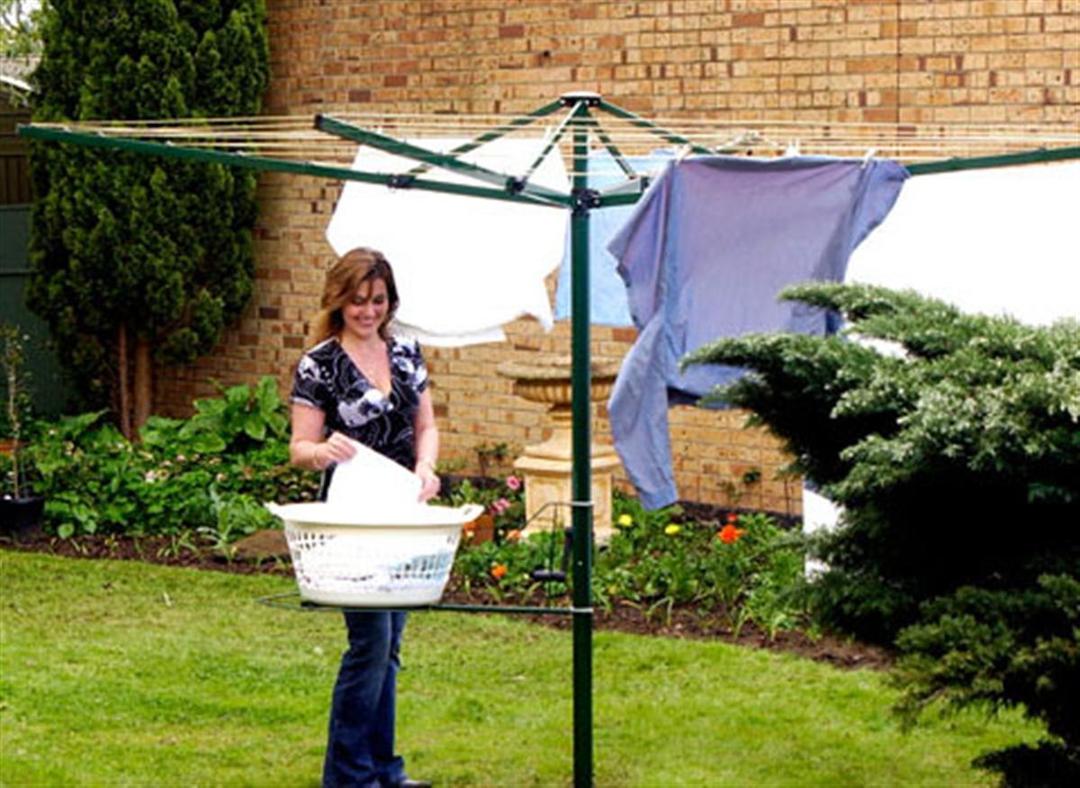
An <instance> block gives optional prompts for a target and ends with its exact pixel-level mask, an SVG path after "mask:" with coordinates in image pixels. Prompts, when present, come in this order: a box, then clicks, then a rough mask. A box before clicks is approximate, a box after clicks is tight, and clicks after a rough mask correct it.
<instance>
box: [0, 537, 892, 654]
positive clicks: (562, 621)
mask: <svg viewBox="0 0 1080 788" xmlns="http://www.w3.org/2000/svg"><path fill="white" fill-rule="evenodd" d="M276 534H280V532H264V534H263V537H262V538H263V542H264V543H263V544H260V543H259V542H258V539H257V538H256V541H255V543H254V545H253V546H254V548H255V549H244V548H241V549H240V550H239V551H238V553H239V555H238V557H234V558H233V559H232V560H226V559H225V558H224V557H222V556H221V555H218V554H215V553H214V552H213V551H212V550H211V549H209V548H199V549H196V550H192V549H190V548H189V547H186V546H178V545H177V544H176V543H175V542H174V541H173V540H171V539H170V538H169V537H163V536H142V537H132V536H113V535H106V536H80V537H78V538H77V539H60V538H58V537H55V536H48V535H44V534H30V535H24V536H22V537H21V538H19V539H11V538H0V548H2V549H9V550H20V551H26V552H38V553H48V554H51V555H57V556H63V557H66V558H84V559H113V560H131V561H144V562H147V563H152V564H164V565H169V566H182V567H189V568H193V569H202V570H209V571H215V572H230V573H233V574H244V575H254V574H271V575H281V576H283V577H292V566H291V564H290V562H289V559H288V558H287V557H281V555H282V552H281V550H280V544H279V542H280V537H279V536H277V535H276ZM255 536H256V537H259V536H260V535H259V534H256V535H255ZM275 554H276V555H277V557H275ZM443 601H444V602H449V603H460V604H479V605H483V604H488V605H490V604H493V602H492V600H491V599H490V598H488V597H484V596H481V595H478V594H476V593H475V592H474V593H472V594H467V593H465V591H464V590H463V589H462V588H460V587H457V586H456V585H455V584H454V583H453V582H451V585H450V587H449V588H447V591H446V593H445V594H444V596H443ZM502 604H506V605H529V606H531V605H536V604H542V601H541V600H539V599H509V598H507V599H504V600H503V601H502ZM547 604H549V605H561V606H567V605H569V604H570V602H569V599H567V598H557V599H554V600H548V601H547ZM526 617H527V618H529V619H531V620H533V621H535V622H537V623H542V624H544V625H546V626H550V627H554V628H557V629H569V628H570V626H571V617H570V616H566V615H527V616H526ZM593 621H594V627H595V628H596V629H598V630H614V631H619V632H629V633H634V634H640V635H653V636H661V637H673V638H685V639H695V640H705V639H708V640H722V641H725V642H728V643H737V644H738V645H741V646H753V647H756V648H764V649H769V650H772V651H780V652H785V653H790V654H795V655H798V656H800V657H804V658H807V659H812V660H815V661H818V662H826V663H829V664H831V665H834V666H836V667H840V668H871V669H875V670H883V669H886V668H888V667H889V666H891V665H892V662H893V654H892V653H891V652H889V651H887V650H886V649H883V648H879V647H877V646H872V645H868V644H865V643H859V642H856V641H853V640H849V639H844V638H839V637H833V636H830V635H822V636H820V637H814V638H811V637H809V636H807V635H806V634H804V633H802V632H791V631H780V632H777V633H776V634H775V635H774V637H772V638H770V637H768V635H767V634H766V633H765V632H762V631H761V630H759V629H757V628H755V627H753V626H752V625H750V624H747V625H746V626H744V627H743V628H742V630H741V631H740V632H739V633H738V635H737V636H736V635H733V634H732V632H731V630H730V629H729V628H728V627H727V626H726V625H725V624H724V623H723V622H722V621H721V620H720V619H719V617H718V616H709V615H703V614H702V613H700V612H699V611H698V610H697V609H696V608H695V607H693V606H682V607H679V606H676V607H674V608H673V609H672V611H671V614H670V616H668V615H667V614H666V611H665V613H661V614H653V615H652V616H649V615H647V614H646V612H645V611H644V610H642V609H641V608H639V607H637V606H632V605H629V604H619V605H615V606H614V607H613V608H612V609H610V610H605V609H603V608H599V607H598V608H597V609H596V611H595V616H594V619H593Z"/></svg>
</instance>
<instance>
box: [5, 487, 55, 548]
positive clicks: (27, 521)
mask: <svg viewBox="0 0 1080 788" xmlns="http://www.w3.org/2000/svg"><path fill="white" fill-rule="evenodd" d="M44 514H45V498H44V497H43V496H40V495H31V496H27V497H25V498H12V497H11V496H9V495H5V496H4V497H2V498H0V535H3V536H9V537H13V538H15V539H19V538H22V537H26V536H30V535H32V534H34V533H37V532H39V531H40V530H41V520H42V517H43V515H44Z"/></svg>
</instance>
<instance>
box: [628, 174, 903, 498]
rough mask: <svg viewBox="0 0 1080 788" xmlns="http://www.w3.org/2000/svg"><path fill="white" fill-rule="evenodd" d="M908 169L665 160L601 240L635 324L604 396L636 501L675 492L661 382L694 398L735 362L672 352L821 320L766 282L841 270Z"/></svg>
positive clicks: (811, 327)
mask: <svg viewBox="0 0 1080 788" xmlns="http://www.w3.org/2000/svg"><path fill="white" fill-rule="evenodd" d="M907 177H908V172H907V170H906V169H904V167H902V166H901V165H899V164H897V163H895V162H891V161H884V160H875V159H870V160H866V161H863V160H858V159H834V158H825V157H791V158H779V159H752V158H740V157H731V156H715V157H713V156H709V157H700V158H693V159H687V160H685V161H681V162H676V163H673V164H672V165H671V166H670V167H669V168H668V169H667V170H666V171H665V172H664V174H663V175H662V176H661V177H660V178H659V179H658V180H657V181H656V182H655V183H653V185H652V186H651V187H650V188H649V190H648V191H647V192H646V193H645V195H644V196H643V197H642V199H641V201H640V202H639V203H638V205H637V208H636V210H635V212H634V214H633V215H632V216H631V218H630V220H629V221H628V222H627V224H626V225H625V226H624V227H623V228H622V230H621V231H620V232H619V233H618V235H617V236H616V237H615V238H614V239H613V240H612V242H611V244H610V246H609V250H610V252H611V253H612V255H614V257H615V258H616V259H617V260H618V261H619V263H618V271H619V274H620V275H621V276H622V278H623V279H624V280H625V283H626V287H627V291H628V294H629V306H630V313H631V316H632V317H633V320H634V324H635V325H636V326H637V327H638V329H639V331H640V333H639V335H638V339H637V341H636V342H635V343H634V346H633V347H632V348H631V349H630V352H629V353H628V354H627V356H626V358H625V360H624V361H623V366H622V369H621V370H620V372H619V377H618V379H617V380H616V382H615V389H614V391H613V393H612V396H611V401H610V403H609V406H608V412H609V415H610V419H611V432H612V437H613V438H614V442H615V448H616V450H617V451H618V452H619V456H620V457H621V458H622V461H623V465H624V467H625V468H626V471H627V474H628V475H629V476H630V480H631V481H632V482H633V483H634V486H635V487H637V490H638V493H639V495H640V497H641V501H642V503H643V504H644V505H645V506H647V507H649V508H658V507H661V506H666V505H668V504H670V503H672V502H674V501H675V500H677V498H678V494H677V491H676V487H675V478H674V474H673V472H672V469H671V445H670V439H669V435H668V420H667V408H668V403H669V390H670V391H672V392H682V393H684V394H686V395H690V397H693V398H696V397H700V396H701V395H703V394H705V393H707V392H708V391H710V390H711V389H712V388H713V387H714V386H715V385H717V384H723V383H728V382H731V381H732V380H734V379H735V378H736V377H737V376H738V375H739V374H741V370H739V369H737V368H732V367H722V366H695V367H693V368H691V369H689V370H687V371H686V372H685V373H681V374H680V373H679V371H678V368H677V364H678V360H679V358H680V357H681V356H683V355H684V354H686V353H688V352H690V351H692V350H695V349H697V348H699V347H701V346H702V345H704V344H706V343H708V342H711V341H713V340H715V339H717V338H719V337H723V336H739V335H742V334H746V333H750V332H768V331H797V332H803V333H809V334H818V335H821V334H824V333H826V330H827V328H828V326H827V323H828V316H827V315H826V314H825V312H824V311H823V310H820V309H817V308H813V307H808V306H806V305H804V304H797V303H791V302H781V301H779V300H778V299H777V295H778V294H779V292H780V291H781V290H782V289H784V288H785V287H787V286H788V285H791V284H795V283H797V282H803V281H808V280H829V281H839V280H841V279H843V276H844V271H845V269H846V267H847V261H848V257H849V255H850V254H851V252H852V250H853V249H854V248H855V247H856V246H857V245H858V244H859V242H860V241H862V240H863V238H865V237H866V236H867V234H868V233H869V232H870V231H871V230H872V229H873V228H874V227H876V226H877V225H878V224H879V223H880V222H881V220H882V219H884V218H885V216H886V215H887V214H888V212H889V210H890V209H891V208H892V206H893V203H894V202H895V201H896V198H897V196H898V195H899V193H900V188H901V186H902V185H903V183H904V180H905V179H906V178H907ZM684 401H685V400H684Z"/></svg>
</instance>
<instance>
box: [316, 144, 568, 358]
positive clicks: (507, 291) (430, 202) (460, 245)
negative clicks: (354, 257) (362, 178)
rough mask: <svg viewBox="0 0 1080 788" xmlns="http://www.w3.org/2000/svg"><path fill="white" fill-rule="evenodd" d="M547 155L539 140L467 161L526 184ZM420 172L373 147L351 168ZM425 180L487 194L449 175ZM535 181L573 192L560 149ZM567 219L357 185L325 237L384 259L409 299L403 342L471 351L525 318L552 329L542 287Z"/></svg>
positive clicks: (347, 191) (515, 206)
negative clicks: (533, 168)
mask: <svg viewBox="0 0 1080 788" xmlns="http://www.w3.org/2000/svg"><path fill="white" fill-rule="evenodd" d="M466 141H467V140H464V139H435V140H433V139H424V140H422V141H418V142H417V144H420V145H423V146H424V147H425V148H428V149H430V150H439V151H447V150H450V149H451V148H453V147H455V146H457V145H460V144H461V143H463V142H466ZM543 146H544V140H543V139H539V138H533V139H508V138H503V139H498V140H494V141H492V142H489V143H487V144H485V145H483V146H482V147H480V148H478V149H476V150H474V151H471V152H470V153H468V154H466V155H465V156H463V157H461V158H462V160H463V161H466V162H469V163H472V164H477V165H480V166H484V167H486V168H488V169H491V170H494V171H496V172H499V173H504V174H507V175H518V176H520V175H523V174H524V172H525V171H526V170H527V169H528V167H529V165H531V164H532V162H533V161H535V159H536V158H537V156H539V155H540V152H541V151H542V149H543ZM414 166H416V162H415V161H412V160H410V159H404V158H401V157H398V156H390V155H388V154H386V153H383V152H381V151H377V150H373V149H370V148H361V149H360V152H359V153H358V154H357V156H356V159H355V161H354V162H353V169H356V170H364V171H366V172H377V173H385V174H403V173H406V172H408V171H409V170H410V169H412V168H413V167H414ZM423 177H424V178H427V179H434V180H440V181H445V182H451V183H463V184H468V185H471V186H481V187H482V186H485V184H484V183H483V182H481V181H478V180H475V179H472V178H467V177H465V176H460V175H456V174H451V173H448V172H446V171H445V170H441V169H432V170H430V171H429V172H427V173H425V174H424V176H423ZM529 180H530V182H531V183H536V184H539V185H543V186H547V187H549V188H552V189H556V190H558V191H560V192H563V193H566V192H567V191H568V181H567V175H566V168H565V166H564V164H563V161H562V157H561V156H560V155H559V151H558V148H555V149H554V150H553V151H552V152H551V153H550V154H549V155H548V156H547V157H546V158H545V159H544V161H543V163H542V164H541V166H540V167H539V168H538V169H537V171H536V173H534V174H533V176H532V177H531V178H530V179H529ZM491 188H498V187H497V186H493V187H491ZM568 214H569V212H568V211H566V210H565V209H560V208H557V207H552V208H545V207H539V206H536V205H527V204H519V203H511V202H500V201H496V200H478V199H463V198H462V197H461V196H459V195H453V194H440V193H436V192H427V191H421V190H417V189H390V188H388V187H386V186H381V185H373V184H365V183H358V182H355V181H350V182H349V183H347V184H346V185H345V187H344V189H343V190H342V194H341V199H340V200H339V201H338V205H337V209H336V210H335V211H334V215H333V217H332V218H331V220H330V224H329V226H328V227H327V230H326V237H327V240H328V241H329V242H330V245H331V246H332V247H333V249H334V251H335V252H336V253H337V254H339V255H341V254H344V253H345V252H347V251H349V250H350V249H353V248H356V247H357V246H368V247H372V248H375V249H378V250H379V251H381V252H382V253H383V254H385V255H386V258H387V259H388V260H389V261H390V264H391V265H392V266H393V268H394V275H395V278H396V279H397V284H398V290H399V292H400V295H401V307H400V309H399V310H398V313H397V328H398V330H399V332H400V333H402V334H405V335H408V336H411V337H415V338H417V339H419V340H420V341H421V342H422V343H426V344H430V345H442V346H454V345H467V344H475V343H478V342H491V341H498V340H501V339H503V338H505V337H504V335H503V333H502V329H501V326H502V325H503V324H505V323H508V322H510V321H511V320H515V319H517V318H519V317H522V316H524V315H532V316H533V317H535V318H536V319H537V320H539V321H540V323H541V324H542V325H543V326H544V328H545V329H546V330H551V327H552V322H553V321H552V314H551V303H550V300H549V297H548V293H547V288H546V286H545V284H544V279H545V277H546V276H547V275H548V274H549V273H551V272H552V271H553V270H554V269H555V267H556V266H558V264H559V262H560V261H561V259H562V253H563V238H564V236H565V233H566V225H567V221H568Z"/></svg>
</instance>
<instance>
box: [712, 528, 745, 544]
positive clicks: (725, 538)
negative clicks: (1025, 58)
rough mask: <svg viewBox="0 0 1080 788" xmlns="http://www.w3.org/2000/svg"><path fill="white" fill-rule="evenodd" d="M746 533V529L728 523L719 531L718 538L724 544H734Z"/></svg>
mask: <svg viewBox="0 0 1080 788" xmlns="http://www.w3.org/2000/svg"><path fill="white" fill-rule="evenodd" d="M744 533H745V529H743V528H736V527H735V526H734V525H732V524H731V523H728V524H727V525H725V526H724V527H723V528H721V529H720V530H719V531H718V532H717V534H716V538H717V539H719V540H720V541H721V542H723V543H724V544H734V543H735V542H737V541H739V538H740V537H741V536H742V535H743V534H744Z"/></svg>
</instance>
